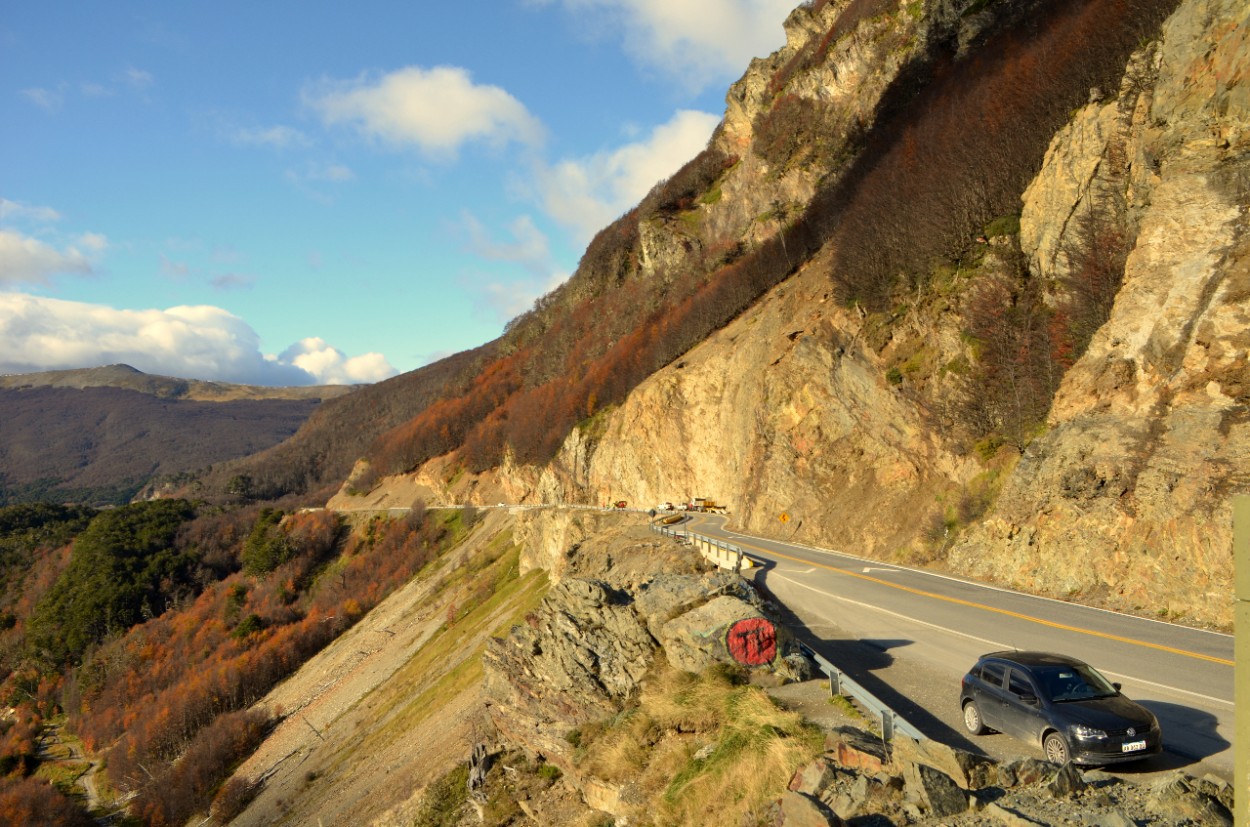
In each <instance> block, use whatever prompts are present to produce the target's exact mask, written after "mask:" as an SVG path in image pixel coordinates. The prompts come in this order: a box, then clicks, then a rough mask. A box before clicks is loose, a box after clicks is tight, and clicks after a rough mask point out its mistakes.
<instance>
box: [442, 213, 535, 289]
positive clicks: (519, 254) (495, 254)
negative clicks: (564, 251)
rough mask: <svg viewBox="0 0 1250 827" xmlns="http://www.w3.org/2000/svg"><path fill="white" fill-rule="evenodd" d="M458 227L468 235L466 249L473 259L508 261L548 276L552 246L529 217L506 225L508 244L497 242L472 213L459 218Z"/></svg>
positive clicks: (519, 218)
mask: <svg viewBox="0 0 1250 827" xmlns="http://www.w3.org/2000/svg"><path fill="white" fill-rule="evenodd" d="M460 220H461V224H462V225H463V226H464V228H465V230H466V231H467V232H468V234H469V240H468V244H467V245H466V246H467V249H468V250H469V252H471V253H473V254H474V255H477V256H480V257H482V258H486V259H491V260H493V261H508V262H512V263H514V264H520V265H521V266H522V267H524V268H525V269H527V270H529V271H530V272H534V273H544V274H545V273H547V272H549V271H550V270H551V267H552V261H551V245H550V244H549V243H548V241H547V236H546V235H545V234H544V233H543V231H542V230H540V229H538V226H537V225H535V224H534V219H532V218H530V217H529V216H528V215H522V216H520V217H518V218H516V219H515V220H514V221H513V222H512V223H511V224H510V225H508V233H509V235H511V236H512V238H511V240H510V241H496V240H495V239H493V238H491V237H490V233H489V232H488V231H487V229H486V228H485V227H484V226H482V222H480V221H478V220H477V218H476V217H474V216H473V214H472V213H469V212H467V211H466V212H464V213H462V214H461V217H460Z"/></svg>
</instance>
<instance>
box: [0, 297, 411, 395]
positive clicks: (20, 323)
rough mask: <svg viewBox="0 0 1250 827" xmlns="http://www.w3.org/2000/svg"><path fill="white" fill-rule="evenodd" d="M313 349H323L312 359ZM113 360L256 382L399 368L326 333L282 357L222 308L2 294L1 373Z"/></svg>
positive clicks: (319, 379)
mask: <svg viewBox="0 0 1250 827" xmlns="http://www.w3.org/2000/svg"><path fill="white" fill-rule="evenodd" d="M309 342H316V343H318V344H319V347H317V348H314V347H310V346H308V345H307V343H309ZM314 353H320V354H322V355H321V356H320V357H319V358H309V356H310V354H314ZM326 354H328V355H326ZM115 363H125V364H128V365H132V366H134V367H136V368H138V369H139V370H142V371H144V372H146V373H155V374H161V375H166V376H181V377H185V378H193V379H215V380H220V381H227V382H243V383H248V384H257V385H308V384H314V383H317V384H332V383H340V382H370V381H376V380H378V379H383V378H386V377H387V376H391V375H394V374H395V370H394V368H392V367H391V366H390V365H389V364H388V363H387V361H386V359H385V357H383V356H381V355H380V354H374V353H370V354H366V355H365V356H359V357H353V358H349V357H347V356H345V355H344V354H342V353H341V352H340V351H337V350H335V349H334V348H330V347H329V346H328V345H325V343H324V342H321V340H320V339H306V340H304V342H301V343H300V344H299V345H295V346H292V348H291V349H289V350H288V351H287V352H286V353H284V354H282V355H281V356H277V357H274V356H266V355H263V354H262V353H261V352H260V337H259V336H257V334H256V331H254V330H253V329H252V328H251V326H249V325H248V324H247V323H246V322H245V321H243V320H242V319H240V318H239V317H238V316H235V315H233V314H231V313H229V312H227V311H225V310H222V309H221V308H218V307H212V306H207V305H201V306H180V307H171V308H169V309H167V310H159V309H149V310H119V309H117V308H113V307H107V306H104V305H96V304H86V303H82V302H72V301H64V300H61V299H50V298H44V297H40V296H31V295H27V294H23V293H0V372H3V373H29V372H32V371H40V370H59V369H69V368H79V367H93V366H96V365H107V364H115Z"/></svg>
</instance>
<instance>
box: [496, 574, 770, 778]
mask: <svg viewBox="0 0 1250 827" xmlns="http://www.w3.org/2000/svg"><path fill="white" fill-rule="evenodd" d="M753 618H758V619H762V620H765V621H766V622H768V623H770V624H771V623H772V621H771V620H768V618H767V617H766V614H765V612H764V611H763V608H762V604H761V601H760V599H759V597H758V596H757V595H756V593H755V591H754V589H753V588H752V587H751V586H750V585H749V584H748V583H747V582H746V581H744V580H743V579H742V578H741V577H739V576H738V575H735V574H728V573H724V572H713V573H710V574H704V575H692V574H686V575H677V574H660V575H656V576H654V577H653V578H652V579H649V580H646V581H644V582H642V583H640V584H638V585H636V586H619V587H618V586H614V585H610V584H608V583H606V582H603V581H599V580H592V579H585V578H577V577H570V578H565V579H564V580H563V581H561V582H560V583H559V584H558V585H556V586H554V587H553V588H552V589H551V590H550V592H549V593H548V594H547V596H546V597H545V598H544V599H543V602H542V605H541V606H540V607H539V608H538V609H537V610H535V611H534V612H532V613H531V614H530V615H529V616H527V618H526V622H525V624H524V625H519V626H515V627H513V629H512V631H511V632H510V633H509V634H508V636H507V637H506V638H502V639H498V638H497V639H494V640H492V641H491V643H490V645H489V646H488V648H487V652H486V654H485V656H484V665H485V671H486V689H487V694H488V695H489V697H490V698H491V708H490V712H491V718H492V719H493V721H494V723H495V726H496V727H497V729H498V730H499V732H500V734H501V735H503V736H504V737H505V738H506V739H507V740H508V741H509V742H510V743H512V744H514V745H516V746H518V747H521V748H523V749H525V750H526V751H527V752H529V753H530V754H533V755H541V756H543V758H544V760H546V761H548V762H550V763H552V764H555V765H556V766H559V767H560V768H561V769H562V770H563V771H564V772H566V773H574V774H575V773H576V772H577V767H576V766H575V764H574V762H573V760H572V756H573V747H572V746H571V744H570V741H569V735H570V733H572V732H574V731H575V730H576V729H577V728H579V727H581V726H584V725H586V724H589V723H592V722H598V721H602V720H604V719H607V718H610V717H612V716H613V715H615V714H616V713H618V712H620V711H621V710H622V709H624V708H625V707H626V705H627V704H628V703H629V702H630V701H631V700H633V699H634V698H635V696H636V695H637V692H638V689H639V687H640V685H641V683H642V681H643V679H644V677H645V676H646V674H647V672H648V670H650V669H651V667H652V664H653V661H654V660H655V658H657V657H663V658H667V660H668V662H669V663H670V664H671V665H672V666H674V667H675V668H677V669H680V670H685V671H701V670H702V669H704V668H706V667H708V666H710V665H712V664H714V663H733V662H734V656H733V654H732V653H731V652H730V650H729V646H728V645H727V643H726V634H727V632H728V630H729V627H730V626H731V625H732V624H733V623H734V622H735V621H738V620H742V619H753ZM785 654H786V651H785V650H784V647H778V648H777V649H776V651H775V652H774V654H773V655H772V656H771V657H770V658H769V659H768V662H767V663H760V664H758V665H759V666H762V667H765V668H770V667H771V666H772V663H773V662H774V661H778V660H780V658H781V657H783V656H784V655H785ZM745 665H751V664H745Z"/></svg>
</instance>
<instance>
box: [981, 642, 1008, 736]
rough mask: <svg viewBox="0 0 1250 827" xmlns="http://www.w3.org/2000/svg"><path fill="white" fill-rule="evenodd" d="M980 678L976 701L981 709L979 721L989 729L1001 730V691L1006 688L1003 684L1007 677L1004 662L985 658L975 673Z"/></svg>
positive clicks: (1004, 690)
mask: <svg viewBox="0 0 1250 827" xmlns="http://www.w3.org/2000/svg"><path fill="white" fill-rule="evenodd" d="M977 677H979V678H980V679H981V681H980V684H979V685H978V688H979V690H980V691H979V692H978V693H977V697H976V701H977V708H978V709H980V710H981V721H982V722H983V723H984V724H985V725H986V726H987V727H989V728H990V729H996V730H999V731H1000V732H1001V731H1002V725H1001V723H1000V721H1001V720H1002V706H1003V693H1004V692H1006V691H1007V690H1006V689H1005V688H1004V684H1005V682H1006V679H1007V666H1006V664H1002V663H998V662H996V661H992V660H987V661H986V662H985V663H983V664H981V667H980V671H979V673H978V675H977Z"/></svg>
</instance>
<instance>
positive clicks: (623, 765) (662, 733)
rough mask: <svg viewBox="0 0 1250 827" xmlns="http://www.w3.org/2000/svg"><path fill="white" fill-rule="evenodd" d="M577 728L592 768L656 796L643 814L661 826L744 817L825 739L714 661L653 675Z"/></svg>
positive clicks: (752, 815)
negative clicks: (606, 718) (606, 717)
mask: <svg viewBox="0 0 1250 827" xmlns="http://www.w3.org/2000/svg"><path fill="white" fill-rule="evenodd" d="M585 736H586V740H587V741H590V743H584V747H585V749H586V764H585V766H586V767H587V768H588V769H589V771H590V773H591V774H592V775H596V776H598V777H601V778H604V779H607V780H611V781H617V782H624V781H629V780H632V781H635V782H636V783H637V784H638V786H639V787H641V790H642V792H643V794H644V795H645V797H646V798H647V799H648V800H650V801H652V802H654V806H652V807H651V808H649V812H647V813H639V814H638V815H639V817H640V819H641V821H642V822H644V823H647V822H650V821H653V822H654V823H657V824H665V825H704V824H713V823H732V824H738V823H744V822H745V823H750V822H751V821H752V820H754V819H757V818H759V817H760V816H761V815H762V813H763V811H764V809H765V808H766V806H767V805H768V803H769V802H771V801H772V800H774V799H776V798H777V796H779V795H780V794H781V792H782V791H783V790H784V789H785V785H786V783H787V782H788V781H789V780H790V777H791V776H792V775H793V773H794V771H795V769H797V768H798V767H799V766H800V765H802V764H803V763H805V762H807V761H809V760H811V759H812V758H813V757H814V756H816V755H817V754H819V752H820V750H821V748H822V745H823V737H822V735H821V733H820V732H819V731H817V730H815V729H813V728H811V727H809V726H807V725H805V724H804V723H803V721H802V717H801V716H800V715H798V714H796V713H791V712H786V711H785V710H782V709H780V708H778V707H777V706H776V704H774V703H773V701H772V700H771V699H770V698H769V697H768V695H767V694H766V693H764V692H763V691H762V690H760V689H759V688H757V687H753V686H748V685H744V684H743V683H742V682H741V679H740V676H739V675H737V674H736V673H734V672H733V671H732V670H729V669H715V668H714V669H711V670H708V672H706V673H705V674H703V675H699V676H696V675H691V674H689V673H683V672H677V671H675V670H671V669H665V670H663V671H661V672H659V673H657V674H656V675H654V676H653V677H652V678H651V680H650V681H649V682H648V684H647V686H646V688H645V689H644V691H643V693H642V695H641V697H640V699H639V703H638V706H637V707H635V708H633V709H631V710H629V711H628V712H625V713H622V714H621V715H619V716H618V717H617V718H616V720H614V721H612V722H611V723H610V724H608V725H606V726H605V727H604V728H603V729H602V730H596V731H593V732H591V731H589V730H588V731H587V732H586V733H585ZM696 756H698V757H696Z"/></svg>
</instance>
